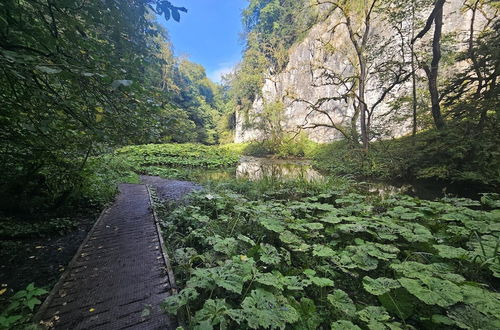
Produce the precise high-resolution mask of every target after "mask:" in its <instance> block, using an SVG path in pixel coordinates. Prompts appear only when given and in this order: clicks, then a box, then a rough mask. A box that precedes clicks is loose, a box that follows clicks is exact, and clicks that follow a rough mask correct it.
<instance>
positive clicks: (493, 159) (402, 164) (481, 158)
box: [315, 123, 500, 186]
mask: <svg viewBox="0 0 500 330" xmlns="http://www.w3.org/2000/svg"><path fill="white" fill-rule="evenodd" d="M490 124H491V125H492V126H493V125H494V124H493V123H490ZM488 132H489V133H488ZM494 132H497V129H493V128H492V129H491V130H485V131H484V134H483V136H482V137H481V138H480V139H470V138H469V137H470V134H469V133H468V129H467V126H465V125H458V126H454V127H451V126H450V127H448V128H447V129H445V130H442V131H427V132H423V133H419V134H418V135H417V136H416V137H415V138H412V137H404V138H400V139H396V140H386V141H379V142H376V143H372V145H371V149H370V150H368V151H365V150H363V149H362V148H360V147H359V146H353V145H351V144H350V143H348V142H346V141H339V142H334V143H332V144H329V145H323V146H321V147H320V148H319V151H318V152H317V154H316V156H315V163H316V166H317V167H318V168H320V169H322V170H325V171H328V172H329V173H331V174H335V175H346V174H349V175H354V176H356V177H370V178H379V179H401V178H404V179H430V180H442V181H453V182H463V183H472V184H485V185H490V186H498V185H499V184H500V171H499V169H500V167H499V166H498V165H499V164H500V150H499V145H500V141H499V140H498V139H499V137H498V134H496V133H494Z"/></svg>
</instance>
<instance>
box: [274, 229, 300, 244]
mask: <svg viewBox="0 0 500 330" xmlns="http://www.w3.org/2000/svg"><path fill="white" fill-rule="evenodd" d="M280 240H281V241H282V242H283V243H286V244H292V245H300V244H303V243H304V241H303V240H302V239H301V238H300V237H299V236H297V235H295V234H294V233H292V232H291V231H288V230H285V231H284V232H282V233H281V234H280Z"/></svg>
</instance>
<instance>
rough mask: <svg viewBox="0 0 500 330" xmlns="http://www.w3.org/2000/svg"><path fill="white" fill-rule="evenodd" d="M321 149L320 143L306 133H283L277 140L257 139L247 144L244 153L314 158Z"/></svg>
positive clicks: (248, 154) (249, 154)
mask: <svg viewBox="0 0 500 330" xmlns="http://www.w3.org/2000/svg"><path fill="white" fill-rule="evenodd" d="M319 149H320V145H319V144H318V143H316V142H313V141H311V140H310V139H309V138H307V136H306V135H305V134H303V133H302V134H298V135H290V134H283V135H281V136H280V137H279V138H277V139H276V140H264V141H255V142H250V143H248V144H245V147H244V148H243V151H242V153H243V154H244V155H247V156H257V157H259V156H260V157H262V156H268V155H273V156H277V157H280V158H287V157H305V158H312V157H314V155H315V154H316V152H317V151H318V150H319Z"/></svg>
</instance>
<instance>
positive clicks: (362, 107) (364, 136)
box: [359, 54, 368, 150]
mask: <svg viewBox="0 0 500 330" xmlns="http://www.w3.org/2000/svg"><path fill="white" fill-rule="evenodd" d="M359 69H360V76H359V118H360V127H361V142H362V143H363V148H364V149H365V150H367V149H368V127H367V125H366V112H367V109H366V102H365V90H366V63H365V59H364V56H363V54H360V56H359Z"/></svg>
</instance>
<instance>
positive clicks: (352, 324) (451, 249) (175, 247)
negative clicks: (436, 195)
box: [162, 182, 500, 329]
mask: <svg viewBox="0 0 500 330" xmlns="http://www.w3.org/2000/svg"><path fill="white" fill-rule="evenodd" d="M499 206H500V204H499V202H498V195H484V196H483V198H482V200H481V202H478V201H473V200H468V199H459V198H455V199H453V198H447V199H445V200H442V201H426V200H419V199H415V198H411V197H408V196H403V195H395V196H390V197H387V198H381V197H379V196H374V195H366V194H360V193H359V192H358V191H357V190H356V189H354V188H353V187H352V186H351V185H350V184H345V183H342V184H338V183H337V184H334V183H331V182H330V183H327V184H323V185H320V184H310V185H307V184H304V183H293V182H281V183H274V184H264V183H262V182H261V183H257V184H255V183H254V184H250V183H230V184H227V183H226V184H221V185H218V186H216V187H215V188H214V187H212V188H211V189H206V190H204V191H201V192H197V193H195V194H193V195H192V196H191V205H189V206H182V207H180V208H177V209H175V210H172V211H169V212H165V213H163V215H162V225H163V228H164V235H165V238H166V241H168V242H170V246H171V248H172V253H173V258H174V269H175V271H176V275H177V277H176V279H177V281H178V284H180V286H181V287H182V288H183V289H182V290H181V291H180V293H179V294H178V295H176V296H172V297H170V298H168V299H167V300H166V301H165V303H164V308H165V309H166V310H167V311H168V312H169V313H172V314H174V315H178V316H180V317H182V319H183V320H184V321H185V322H186V325H187V326H188V327H189V328H204V329H212V328H221V329H234V328H238V329H284V328H287V329H288V328H289V329H317V328H318V327H321V328H324V329H326V328H329V327H330V326H331V328H332V329H359V328H369V329H387V328H388V329H414V328H433V327H434V328H440V329H443V328H468V329H478V328H481V329H496V328H498V327H499V326H500V318H499V315H500V295H499V294H498V293H497V290H498V286H497V285H498V278H499V277H500V260H499V253H498V251H499V245H500V243H499V242H500V227H499V225H500V209H499V208H498V207H499ZM492 208H493V209H492Z"/></svg>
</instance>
